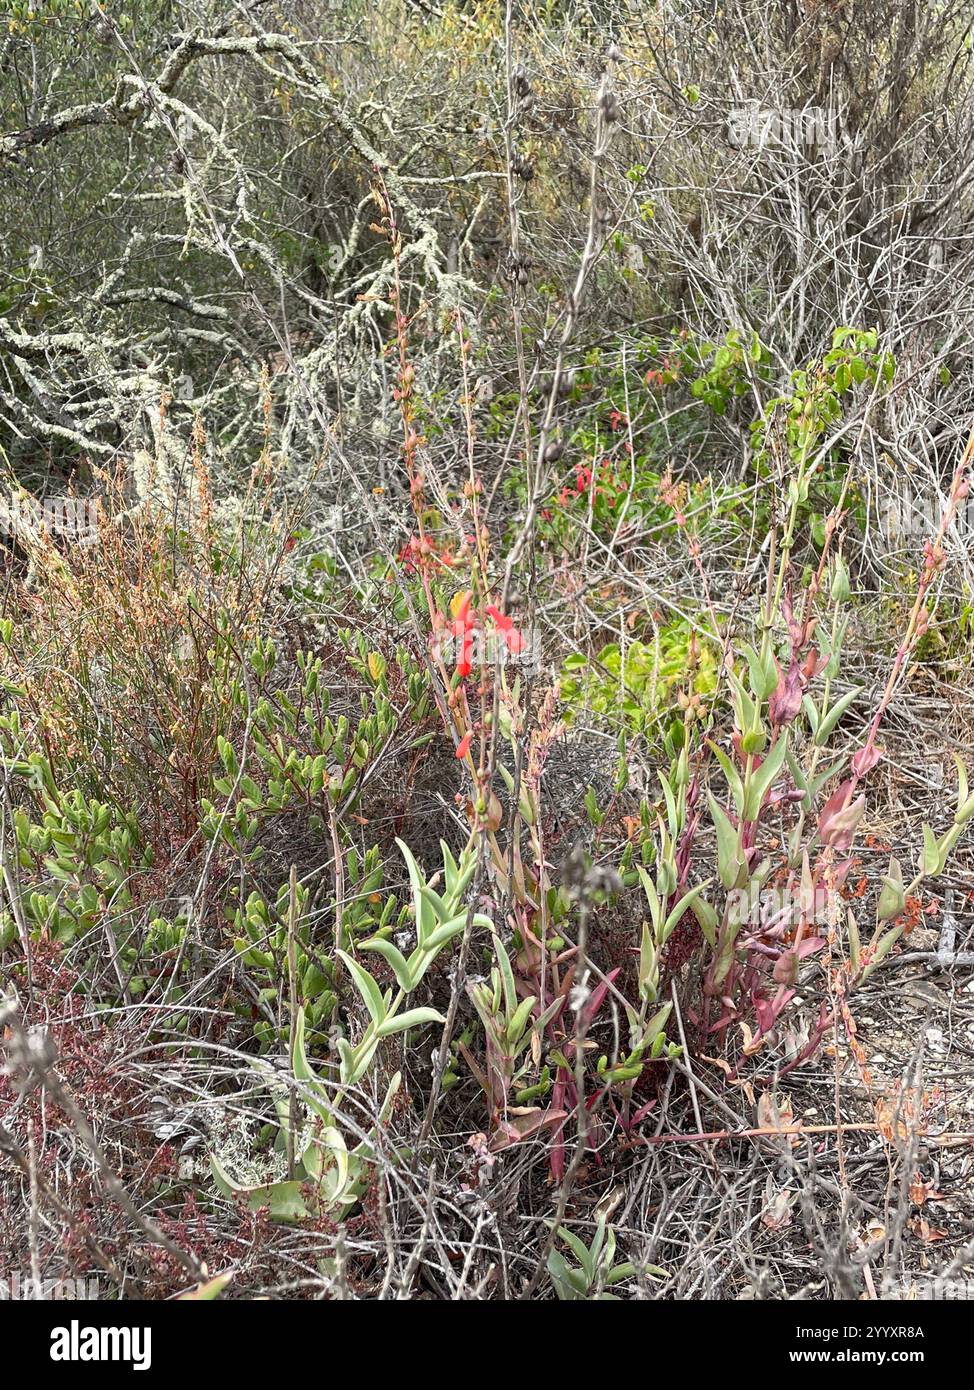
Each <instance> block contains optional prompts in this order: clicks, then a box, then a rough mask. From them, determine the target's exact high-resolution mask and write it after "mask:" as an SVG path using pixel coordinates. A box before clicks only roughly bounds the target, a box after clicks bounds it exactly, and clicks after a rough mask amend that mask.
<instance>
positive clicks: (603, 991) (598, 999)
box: [581, 965, 622, 1032]
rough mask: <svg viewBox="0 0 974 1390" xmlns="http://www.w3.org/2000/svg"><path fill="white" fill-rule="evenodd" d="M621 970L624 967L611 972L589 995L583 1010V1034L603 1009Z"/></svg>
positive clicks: (617, 967)
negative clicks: (610, 989) (610, 987)
mask: <svg viewBox="0 0 974 1390" xmlns="http://www.w3.org/2000/svg"><path fill="white" fill-rule="evenodd" d="M621 969H622V966H621V965H617V966H616V968H615V970H610V971H609V973H608V975H606V977H605V979H604V980H603V981H602V983H601V984H599V985H596V987H595V989H593V990H592V993H591V994H590V995H589V997H588V999H587V1001H586V1003H585V1007H584V1008H583V1010H582V1019H581V1022H582V1030H583V1032H587V1031H588V1029H589V1028H590V1027H591V1025H592V1021H593V1019H594V1018H595V1016H596V1014H597V1013H598V1011H599V1009H601V1007H602V1005H603V1004H604V1003H605V996H606V995H607V994H608V992H609V986H610V985H611V984H612V982H613V980H614V979H615V977H616V976H617V975H618V973H619V971H620V970H621Z"/></svg>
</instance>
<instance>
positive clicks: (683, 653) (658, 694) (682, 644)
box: [561, 618, 717, 736]
mask: <svg viewBox="0 0 974 1390" xmlns="http://www.w3.org/2000/svg"><path fill="white" fill-rule="evenodd" d="M562 669H563V674H562V678H561V693H562V698H563V700H564V702H565V705H566V708H567V710H568V717H569V719H571V720H577V719H578V718H580V717H582V716H584V715H586V714H594V715H601V716H603V717H605V718H606V719H607V720H608V721H609V722H610V723H612V724H617V725H621V726H622V727H624V728H626V729H629V730H632V731H633V732H637V733H641V734H645V735H647V736H649V735H652V734H653V733H654V732H655V731H657V730H658V729H659V727H660V725H661V724H663V723H666V722H668V719H669V718H670V717H672V715H673V704H674V696H675V694H676V692H677V690H678V689H681V688H682V689H684V690H685V691H686V692H687V693H688V694H691V695H693V696H696V697H698V699H704V698H705V697H707V696H709V695H712V694H713V692H714V690H715V689H716V685H717V659H716V653H715V648H714V645H713V644H712V642H710V641H708V640H707V639H706V638H703V637H701V636H700V635H699V633H698V631H697V630H696V628H695V627H694V626H692V625H691V623H690V622H689V620H687V619H682V618H681V619H676V620H674V621H673V622H671V623H668V624H667V625H666V626H662V627H659V628H657V629H656V631H655V634H654V640H653V641H651V642H643V641H639V640H635V641H632V642H628V643H627V644H626V646H625V649H624V653H623V649H622V648H621V647H620V646H619V644H618V643H616V642H611V643H609V644H608V645H607V646H605V647H603V648H602V649H601V651H600V652H599V653H598V656H597V657H596V659H595V661H589V660H587V659H586V658H585V657H583V656H578V655H576V656H570V657H568V659H567V660H566V661H565V664H564V667H563V668H562Z"/></svg>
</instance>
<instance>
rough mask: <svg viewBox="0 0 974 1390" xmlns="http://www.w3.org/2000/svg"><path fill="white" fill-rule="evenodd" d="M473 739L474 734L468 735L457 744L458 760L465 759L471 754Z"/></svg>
mask: <svg viewBox="0 0 974 1390" xmlns="http://www.w3.org/2000/svg"><path fill="white" fill-rule="evenodd" d="M472 738H473V734H472V733H466V734H464V736H463V738H462V739H461V740H460V742H459V743H458V744H457V752H456V756H457V757H458V758H465V757H466V756H467V754H468V753H469V752H470V742H471V739H472Z"/></svg>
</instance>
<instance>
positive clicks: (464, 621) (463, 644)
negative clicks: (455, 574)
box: [450, 589, 474, 680]
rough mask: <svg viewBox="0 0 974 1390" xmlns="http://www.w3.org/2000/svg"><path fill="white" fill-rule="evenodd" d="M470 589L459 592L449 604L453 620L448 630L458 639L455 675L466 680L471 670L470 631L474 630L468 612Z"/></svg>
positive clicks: (471, 648) (471, 646) (471, 641)
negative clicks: (458, 652)
mask: <svg viewBox="0 0 974 1390" xmlns="http://www.w3.org/2000/svg"><path fill="white" fill-rule="evenodd" d="M470 597H471V596H470V590H469V589H467V590H466V591H465V592H464V593H462V594H460V595H459V597H458V598H457V599H455V600H454V602H453V603H452V604H451V606H450V611H451V612H452V613H453V622H452V623H451V624H450V632H451V633H452V635H453V636H454V637H455V638H459V639H460V655H459V657H458V658H457V675H458V676H459V677H460V679H461V680H466V678H467V676H469V675H470V672H471V671H472V670H473V639H472V637H471V633H472V632H473V630H474V619H473V618H472V617H471V614H470Z"/></svg>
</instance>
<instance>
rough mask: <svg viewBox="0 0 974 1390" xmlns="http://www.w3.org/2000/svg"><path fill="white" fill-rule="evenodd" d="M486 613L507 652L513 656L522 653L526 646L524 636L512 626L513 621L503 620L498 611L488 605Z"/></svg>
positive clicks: (502, 615)
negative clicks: (503, 642) (504, 644)
mask: <svg viewBox="0 0 974 1390" xmlns="http://www.w3.org/2000/svg"><path fill="white" fill-rule="evenodd" d="M487 613H488V616H489V617H490V618H492V619H493V622H494V626H495V627H496V628H497V631H498V632H499V633H500V635H501V637H502V638H503V640H504V641H505V642H506V643H507V648H508V650H509V651H510V652H513V653H514V655H517V653H518V652H523V651H524V648H525V646H526V643H525V640H524V634H523V632H519V631H518V629H517V628H516V627H515V626H514V619H513V618H505V616H504V614H503V613H502V612H501V611H500V609H499V608H495V607H494V605H493V604H488V607H487Z"/></svg>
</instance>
